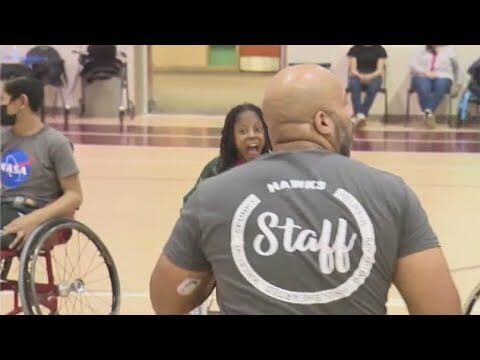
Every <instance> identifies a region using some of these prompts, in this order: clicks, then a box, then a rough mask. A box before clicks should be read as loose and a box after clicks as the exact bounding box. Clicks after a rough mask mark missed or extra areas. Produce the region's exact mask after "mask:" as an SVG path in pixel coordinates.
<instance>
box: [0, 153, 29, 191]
mask: <svg viewBox="0 0 480 360" xmlns="http://www.w3.org/2000/svg"><path fill="white" fill-rule="evenodd" d="M31 164H32V160H31V159H29V157H28V155H27V154H26V153H25V152H24V151H23V150H20V149H12V150H8V151H6V152H5V153H4V154H2V162H1V171H2V186H5V187H8V188H16V187H18V186H20V185H22V184H23V183H24V182H25V181H27V179H28V177H29V176H30V171H31V169H30V167H31Z"/></svg>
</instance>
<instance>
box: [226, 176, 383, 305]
mask: <svg viewBox="0 0 480 360" xmlns="http://www.w3.org/2000/svg"><path fill="white" fill-rule="evenodd" d="M272 184H273V185H272ZM272 184H268V185H267V188H268V189H269V192H270V193H275V192H277V191H296V190H295V189H307V190H312V191H325V187H326V183H324V182H323V181H298V180H282V181H281V182H274V183H272ZM272 195H273V196H275V194H272ZM312 195H313V194H312ZM332 196H333V198H334V199H336V202H338V203H339V204H341V206H342V208H344V209H347V210H348V212H349V213H350V214H351V219H353V220H354V222H355V224H352V225H353V226H348V221H347V220H346V219H344V218H341V217H340V218H338V219H334V220H333V221H332V219H323V220H322V219H319V224H321V231H315V230H313V229H306V228H304V227H302V226H301V225H300V224H301V222H300V221H297V220H296V219H295V218H294V217H293V216H292V217H284V218H282V216H279V215H278V214H277V213H276V210H275V209H272V210H271V211H264V212H262V213H260V214H258V212H259V211H257V212H256V214H258V216H257V218H256V219H252V221H254V222H256V224H257V226H258V231H257V233H256V234H255V236H254V238H253V242H251V241H248V243H246V242H245V228H246V224H247V221H248V220H249V218H250V217H251V215H252V213H253V212H254V210H255V209H261V206H259V205H260V204H261V203H262V200H261V199H260V198H259V197H258V196H257V195H255V194H250V195H248V196H247V197H246V198H245V199H244V200H243V201H242V202H241V204H240V206H239V207H238V208H237V210H236V211H235V214H234V216H233V220H232V225H231V244H230V245H231V251H232V255H233V260H234V262H235V265H236V267H237V268H238V270H239V272H240V273H241V274H242V276H243V277H244V278H245V279H246V280H247V281H248V282H249V283H250V284H251V285H252V286H253V287H255V288H256V289H257V290H259V291H260V292H262V293H264V294H265V295H267V296H270V297H272V298H275V299H277V300H280V301H284V302H288V303H293V304H325V303H329V302H333V301H337V300H340V299H342V298H346V297H349V296H351V295H352V294H353V293H354V292H355V291H357V290H358V289H359V288H360V286H361V285H362V284H364V283H365V281H366V279H367V278H368V276H369V275H370V272H371V269H372V267H373V264H374V263H375V252H376V245H375V232H374V228H373V224H372V221H371V220H370V218H369V216H368V214H367V212H366V211H365V209H364V207H363V206H362V204H361V203H360V202H359V201H358V200H357V199H356V198H355V197H354V196H353V195H352V194H350V193H349V192H348V191H346V190H344V189H341V188H338V189H336V190H335V192H334V193H333V194H332ZM277 210H278V212H279V213H280V212H283V211H281V210H280V209H277ZM260 211H261V210H260ZM355 225H356V226H355ZM335 226H336V231H335ZM357 232H358V234H357ZM358 243H361V245H357V247H356V249H355V250H358V251H355V254H356V255H355V259H354V258H353V257H352V255H351V254H352V253H353V251H352V250H353V249H354V247H355V245H356V244H358ZM247 247H248V248H249V249H250V251H253V254H254V255H255V256H261V257H263V258H264V260H265V261H267V262H268V260H267V259H268V258H269V257H270V256H279V255H280V256H283V258H282V259H283V260H282V263H283V265H284V266H285V267H287V268H290V269H291V271H292V273H294V274H296V273H297V272H298V278H297V279H298V280H297V281H295V282H296V283H297V286H299V285H298V284H300V285H301V284H302V279H301V277H302V273H301V272H300V270H299V267H301V264H300V263H297V264H298V265H299V266H298V267H296V266H294V265H295V264H293V263H288V262H289V261H290V260H292V261H293V259H298V257H295V256H292V255H294V254H295V252H311V253H313V254H314V256H313V259H314V261H315V263H316V264H315V267H316V270H315V276H322V277H325V278H329V279H328V281H326V283H328V284H330V286H331V287H330V288H324V289H319V290H318V291H298V289H284V288H282V287H281V286H279V284H278V282H279V280H278V278H277V284H274V283H272V282H271V281H268V280H267V279H265V277H267V276H264V277H262V276H261V275H260V273H261V272H262V269H255V268H254V267H253V266H252V265H251V263H250V262H249V260H248V257H247V251H246V248H247ZM252 249H253V250H252ZM309 256H310V255H309ZM285 259H287V260H285ZM311 259H312V257H309V258H308V260H307V262H308V263H309V264H311ZM264 260H262V261H261V264H262V267H263V272H264V274H265V273H268V271H267V272H265V267H264V266H263V265H265V266H266V268H268V264H265V261H264ZM256 264H257V265H258V266H260V265H259V264H260V263H259V262H256ZM309 266H310V265H309ZM309 271H311V266H310V270H309ZM270 274H271V273H270Z"/></svg>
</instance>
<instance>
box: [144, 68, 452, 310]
mask: <svg viewBox="0 0 480 360" xmlns="http://www.w3.org/2000/svg"><path fill="white" fill-rule="evenodd" d="M343 91H344V90H343V87H342V85H341V83H340V82H339V81H338V79H337V78H336V77H335V76H334V75H333V74H332V73H331V72H329V71H328V70H326V69H323V68H321V67H319V66H316V65H297V66H293V67H288V68H286V69H284V70H282V71H280V72H279V73H278V74H277V75H275V76H274V77H273V78H272V80H271V81H270V83H269V84H268V86H267V88H266V91H265V96H264V102H263V110H264V115H265V120H266V122H267V125H268V128H269V132H270V136H271V140H272V144H273V148H274V152H273V153H272V154H269V155H264V156H262V157H260V158H258V159H257V160H255V161H252V162H249V163H248V164H245V165H243V166H241V167H238V168H234V169H232V170H230V171H227V172H225V173H223V174H221V175H219V176H216V177H215V178H212V179H209V180H206V181H205V182H203V183H202V184H201V185H200V186H199V188H198V189H197V190H196V192H195V193H194V194H193V195H192V197H191V199H190V200H189V202H188V203H187V204H186V206H185V207H184V208H183V210H182V213H181V216H180V219H179V220H178V221H177V223H176V225H175V227H174V229H173V232H172V234H171V236H170V238H169V239H168V242H167V244H166V246H165V248H164V250H163V254H162V255H161V257H160V259H159V261H158V263H157V265H156V267H155V269H154V271H153V274H152V277H151V282H150V296H151V301H152V304H153V308H154V310H155V312H156V313H157V314H181V313H186V312H188V311H190V310H192V309H193V308H195V307H196V306H198V305H200V304H201V303H202V302H203V301H204V300H205V299H206V298H207V297H208V295H209V294H210V292H211V291H212V288H213V284H214V283H216V288H217V299H218V304H219V306H220V309H221V311H222V312H223V313H224V314H385V313H386V302H387V295H388V291H389V288H390V286H391V285H392V283H394V284H395V285H396V287H397V288H398V289H399V291H400V293H401V294H402V295H403V297H404V299H405V301H406V304H407V306H408V309H409V311H410V313H412V314H459V313H460V312H461V308H460V301H459V296H458V293H457V291H456V289H455V286H454V284H453V281H452V279H451V277H450V274H449V271H448V267H447V263H446V261H445V258H444V256H443V254H442V251H441V249H440V247H439V243H438V240H437V236H436V235H435V233H434V232H433V231H432V228H431V227H430V224H429V222H428V218H427V215H426V214H425V211H424V210H423V209H422V206H421V204H420V202H419V200H418V199H417V197H416V196H415V194H414V193H413V192H412V190H410V188H409V187H408V186H407V185H406V184H405V183H404V182H403V181H402V179H400V178H399V177H397V176H394V175H391V174H388V173H385V172H383V171H379V170H376V169H373V168H371V167H369V166H367V165H364V164H362V163H360V162H358V161H354V160H351V159H350V158H349V154H350V147H351V144H352V123H351V121H350V118H351V114H350V113H349V111H348V110H347V104H346V103H345V100H344V93H343ZM219 189H221V190H222V191H219Z"/></svg>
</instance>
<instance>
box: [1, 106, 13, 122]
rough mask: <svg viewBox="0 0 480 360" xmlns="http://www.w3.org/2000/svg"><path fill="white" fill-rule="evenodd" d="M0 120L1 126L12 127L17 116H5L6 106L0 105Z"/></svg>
mask: <svg viewBox="0 0 480 360" xmlns="http://www.w3.org/2000/svg"><path fill="white" fill-rule="evenodd" d="M0 119H1V124H2V126H12V125H15V122H16V121H17V115H10V114H7V105H1V107H0Z"/></svg>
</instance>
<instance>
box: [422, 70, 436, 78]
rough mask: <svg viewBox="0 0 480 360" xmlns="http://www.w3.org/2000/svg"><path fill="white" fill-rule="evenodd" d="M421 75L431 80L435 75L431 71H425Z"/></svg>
mask: <svg viewBox="0 0 480 360" xmlns="http://www.w3.org/2000/svg"><path fill="white" fill-rule="evenodd" d="M423 75H425V77H427V78H429V79H433V78H434V77H435V73H434V72H433V71H426V72H425V73H423Z"/></svg>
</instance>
